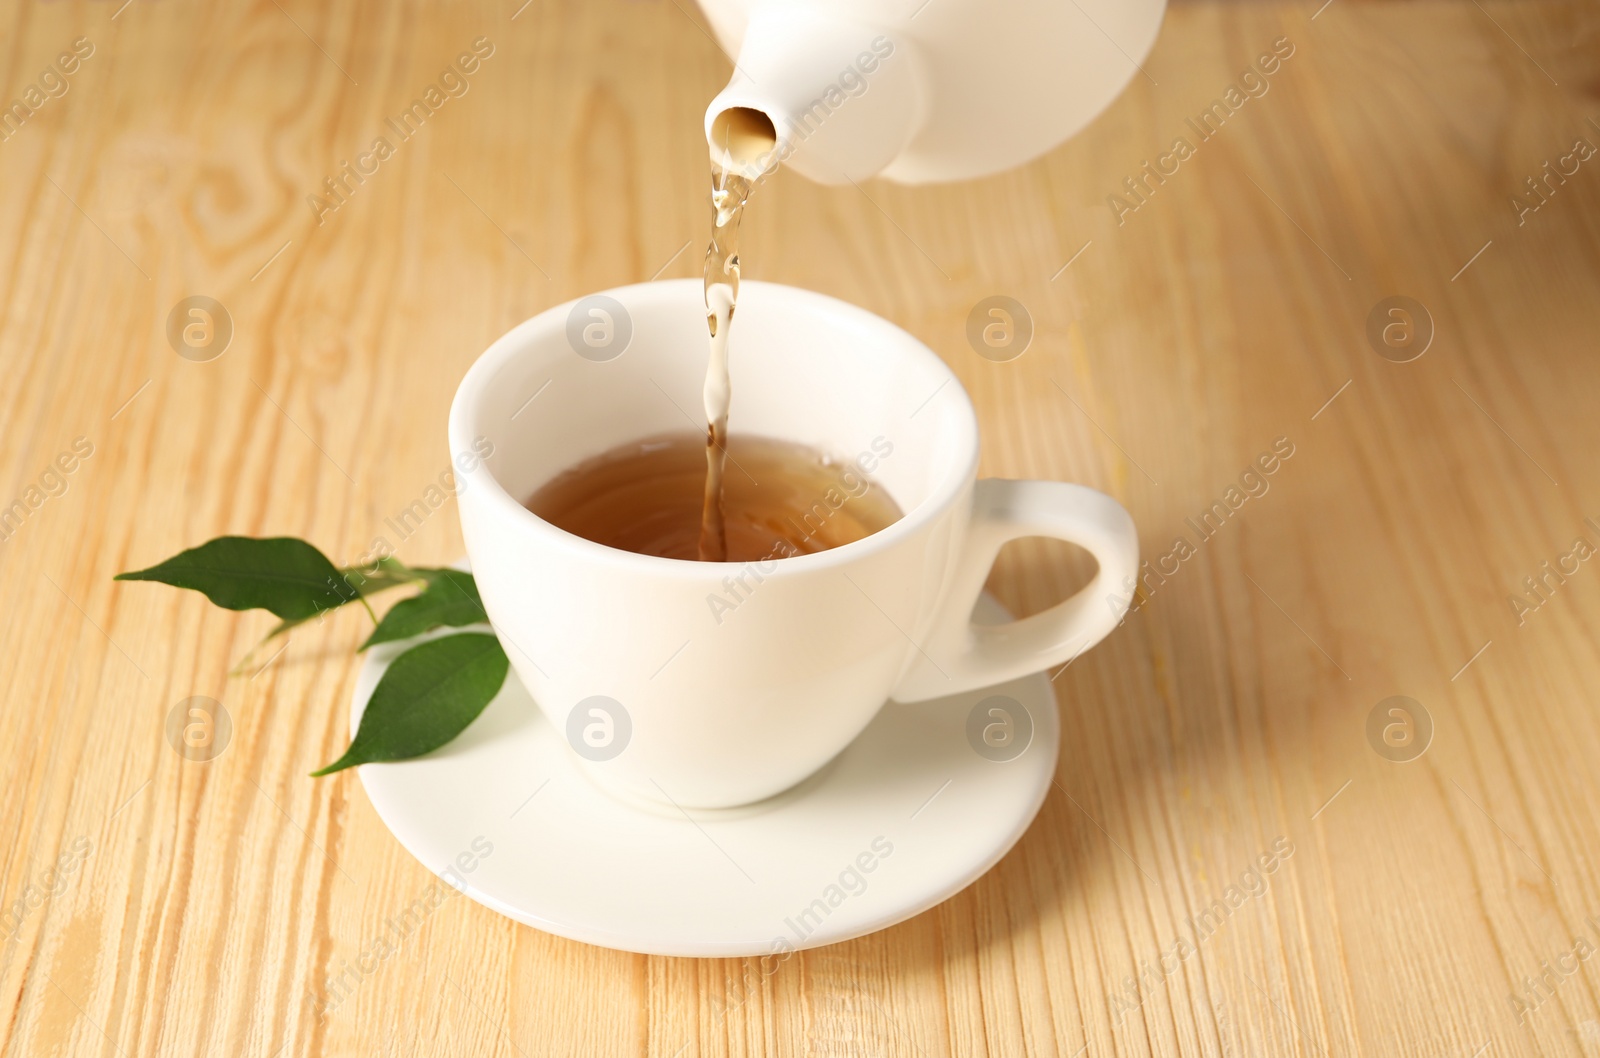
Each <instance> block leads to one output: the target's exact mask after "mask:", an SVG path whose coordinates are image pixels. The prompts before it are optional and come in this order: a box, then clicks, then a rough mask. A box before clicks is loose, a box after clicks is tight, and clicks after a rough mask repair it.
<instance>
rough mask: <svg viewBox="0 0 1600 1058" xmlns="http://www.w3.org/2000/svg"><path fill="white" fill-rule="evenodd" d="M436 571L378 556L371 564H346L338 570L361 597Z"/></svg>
mask: <svg viewBox="0 0 1600 1058" xmlns="http://www.w3.org/2000/svg"><path fill="white" fill-rule="evenodd" d="M436 572H438V571H437V570H432V569H412V568H410V567H409V566H407V565H405V564H404V563H402V562H401V561H400V560H399V559H396V558H380V559H378V561H377V562H375V563H373V564H372V565H371V566H346V567H344V568H343V569H341V570H340V571H339V573H340V574H341V575H342V576H343V577H344V579H345V580H346V581H347V582H348V583H349V584H350V586H351V587H353V588H355V590H356V591H358V592H360V593H361V594H362V596H363V597H365V596H368V595H376V594H377V593H378V592H380V591H388V590H389V589H390V588H398V587H400V586H402V585H405V584H415V583H416V582H417V581H419V580H427V579H429V578H430V577H431V576H432V575H433V574H434V573H436Z"/></svg>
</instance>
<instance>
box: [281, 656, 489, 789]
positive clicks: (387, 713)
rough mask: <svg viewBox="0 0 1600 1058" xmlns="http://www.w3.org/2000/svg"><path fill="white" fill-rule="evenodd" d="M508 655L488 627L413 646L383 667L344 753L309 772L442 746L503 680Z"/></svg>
mask: <svg viewBox="0 0 1600 1058" xmlns="http://www.w3.org/2000/svg"><path fill="white" fill-rule="evenodd" d="M509 667H510V660H509V659H508V658H507V657H506V652H505V651H504V650H502V649H501V647H500V641H499V640H498V639H496V638H495V637H494V636H492V635H489V634H487V633H484V632H461V633H458V634H456V635H448V636H441V637H440V638H438V639H430V640H428V641H427V642H426V643H422V644H419V645H418V646H414V647H412V648H411V649H410V650H407V651H406V652H405V653H403V654H401V655H400V656H399V657H397V658H395V659H394V662H393V663H392V664H391V665H390V666H389V668H388V670H387V671H386V672H384V674H383V678H382V679H380V680H379V681H378V686H377V687H376V688H375V689H374V690H373V692H372V698H371V699H370V700H369V701H368V702H367V708H366V711H365V712H363V713H362V714H361V724H360V726H359V727H358V728H357V730H356V737H355V738H353V739H352V740H351V741H350V748H349V749H347V750H345V753H344V756H342V757H340V758H339V759H338V760H336V761H334V762H333V763H332V764H329V765H328V766H327V767H325V768H321V769H318V770H317V771H314V772H312V773H311V774H312V775H328V774H330V773H332V772H336V771H342V770H344V769H345V768H350V767H354V766H355V765H357V764H369V763H372V762H374V761H386V760H409V759H410V758H412V757H420V756H421V755H422V754H424V753H428V752H431V751H433V750H436V749H438V748H439V747H440V746H442V745H444V744H445V743H446V742H449V741H450V740H451V739H453V738H455V737H456V736H457V735H459V734H461V732H463V731H465V730H466V729H467V725H468V724H470V723H472V722H473V721H474V720H476V719H477V718H478V714H479V713H481V712H483V708H484V706H486V705H488V704H489V702H490V701H491V700H492V699H493V698H494V696H495V695H496V694H498V693H500V687H501V685H502V684H503V683H505V680H506V670H507V669H508V668H509Z"/></svg>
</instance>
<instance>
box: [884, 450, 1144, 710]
mask: <svg viewBox="0 0 1600 1058" xmlns="http://www.w3.org/2000/svg"><path fill="white" fill-rule="evenodd" d="M972 506H973V510H972V523H971V525H970V527H969V529H968V532H967V541H966V547H965V550H964V553H963V554H961V555H960V556H958V557H957V558H956V570H955V574H954V576H953V579H952V581H951V586H950V591H949V593H948V594H947V595H946V596H945V600H944V603H943V605H942V609H941V610H940V612H939V614H938V616H937V617H935V619H934V622H933V625H932V628H931V630H930V631H929V633H928V635H927V636H926V637H925V643H924V645H923V647H922V649H921V650H920V652H919V654H918V656H917V657H916V660H915V664H914V665H913V666H912V668H911V669H910V670H909V671H908V672H907V673H906V675H905V677H904V678H903V679H902V680H901V681H900V684H899V686H897V687H896V688H895V689H894V692H893V693H892V694H891V695H890V697H891V698H893V699H894V700H895V701H899V702H921V701H927V700H928V699H930V698H942V697H944V696H945V695H949V694H959V693H961V692H962V691H970V690H974V689H977V688H980V687H988V686H992V685H993V684H996V683H1003V682H1005V681H1006V680H1011V679H1015V678H1017V677H1018V676H1025V675H1027V674H1029V673H1032V672H1039V671H1041V670H1043V669H1047V668H1049V667H1050V666H1052V665H1057V664H1060V663H1061V662H1064V661H1067V660H1068V659H1069V658H1074V657H1076V656H1077V655H1079V654H1081V653H1082V652H1083V651H1085V650H1088V649H1089V648H1090V647H1092V646H1094V645H1095V644H1096V643H1098V642H1100V640H1102V639H1104V638H1105V637H1106V636H1107V635H1108V634H1110V632H1111V630H1112V629H1113V628H1115V627H1116V626H1117V625H1118V624H1119V623H1120V622H1121V620H1122V615H1123V614H1124V613H1125V612H1126V611H1127V608H1128V603H1129V602H1131V601H1132V600H1131V598H1130V599H1127V600H1124V599H1123V598H1122V596H1123V595H1124V591H1123V588H1122V586H1123V585H1124V584H1126V583H1128V582H1129V581H1131V580H1132V579H1133V578H1134V577H1135V576H1137V573H1138V568H1139V538H1138V534H1137V533H1136V532H1135V530H1134V525H1133V519H1132V518H1131V517H1130V516H1129V515H1128V512H1127V511H1126V510H1124V509H1123V507H1122V505H1121V504H1120V503H1118V502H1117V501H1116V500H1114V499H1112V498H1111V497H1110V496H1107V495H1106V494H1105V493H1103V492H1096V491H1095V490H1094V489H1090V488H1085V487H1083V486H1082V485H1069V484H1067V483H1065V482H1060V481H1009V480H1006V479H1003V478H985V479H984V480H982V481H979V482H978V483H977V487H976V489H975V490H974V493H973V504H972ZM1025 536H1048V537H1055V538H1056V539H1060V540H1066V541H1068V542H1070V543H1074V544H1077V545H1078V546H1079V547H1082V548H1084V549H1086V550H1087V551H1088V552H1089V553H1090V554H1092V555H1093V556H1094V557H1095V561H1096V562H1098V563H1099V564H1100V568H1099V570H1097V571H1096V572H1095V575H1094V579H1093V580H1091V581H1090V582H1089V583H1088V584H1087V585H1085V586H1084V587H1083V588H1081V589H1079V590H1078V592H1077V593H1076V594H1074V595H1073V596H1072V597H1071V598H1069V599H1066V600H1063V601H1062V602H1059V603H1057V604H1056V605H1054V606H1052V607H1050V608H1049V609H1048V610H1045V611H1043V612H1042V613H1036V614H1034V615H1033V616H1032V617H1024V618H1023V619H1022V620H1020V621H1010V622H1007V623H1006V624H999V625H978V624H973V623H972V620H971V614H972V608H973V606H974V605H975V604H976V602H977V600H978V593H979V592H981V591H982V590H983V582H984V581H985V580H986V579H987V578H988V576H989V569H990V567H992V566H993V565H994V560H995V556H996V555H998V554H999V552H1000V548H1001V546H1002V545H1003V544H1005V543H1006V542H1008V541H1010V540H1015V539H1017V538H1019V537H1025Z"/></svg>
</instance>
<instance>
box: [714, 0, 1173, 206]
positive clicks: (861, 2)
mask: <svg viewBox="0 0 1600 1058" xmlns="http://www.w3.org/2000/svg"><path fill="white" fill-rule="evenodd" d="M700 6H701V8H702V10H704V11H705V14H706V17H707V18H708V19H709V20H710V22H711V25H712V28H713V29H714V31H715V32H716V35H717V38H718V40H719V41H720V42H721V44H722V46H723V48H724V49H725V50H726V51H727V52H728V54H730V55H735V56H737V59H736V61H735V64H734V73H733V80H732V81H730V82H729V84H728V86H727V87H726V88H724V89H723V90H722V92H721V93H719V94H718V95H717V97H716V98H715V99H713V100H712V101H711V105H710V107H709V108H707V110H706V118H705V129H706V140H707V143H708V144H709V145H710V147H711V154H712V158H713V160H715V161H717V162H719V163H720V164H723V165H725V166H727V167H728V168H730V169H733V170H735V171H739V172H743V173H744V174H745V175H748V176H756V175H759V174H760V173H762V172H764V171H766V170H767V169H770V168H772V167H773V166H774V165H776V164H778V163H779V162H781V163H783V164H784V165H786V166H788V167H789V168H792V169H794V170H796V171H797V172H799V173H801V174H802V175H804V176H807V177H809V178H811V179H812V180H816V181H818V182H820V183H825V184H842V183H845V182H846V181H857V180H864V179H866V178H867V177H870V176H881V177H883V178H885V179H887V180H895V181H898V182H900V183H906V184H921V183H932V182H936V181H945V180H965V179H970V178H973V177H979V176H985V175H987V174H989V173H994V172H999V171H1000V170H1003V169H1009V168H1011V167H1012V166H1015V165H1020V164H1021V163H1023V162H1026V161H1028V160H1030V159H1032V158H1035V157H1037V156H1039V155H1040V154H1043V153H1044V152H1045V151H1048V150H1049V149H1050V148H1052V147H1054V146H1055V145H1056V144H1058V143H1060V142H1061V141H1062V140H1065V139H1066V138H1067V137H1069V136H1071V135H1072V134H1073V133H1075V132H1077V131H1078V130H1079V129H1081V128H1082V127H1083V126H1084V125H1086V124H1088V123H1089V122H1090V121H1091V120H1092V119H1093V118H1094V117H1095V115H1097V114H1098V113H1100V111H1102V110H1104V109H1105V108H1106V106H1108V105H1109V104H1110V103H1111V101H1112V100H1113V99H1114V98H1116V95H1117V93H1118V92H1120V91H1121V90H1122V88H1123V87H1124V86H1125V85H1126V84H1127V83H1128V81H1129V79H1130V78H1132V77H1133V76H1134V75H1135V74H1137V73H1139V71H1140V66H1139V63H1140V62H1142V61H1143V59H1144V57H1145V56H1146V55H1147V54H1149V51H1150V48H1151V46H1152V45H1153V44H1154V43H1155V38H1156V33H1157V31H1158V30H1159V29H1160V26H1161V16H1162V14H1163V13H1164V11H1165V9H1166V0H700Z"/></svg>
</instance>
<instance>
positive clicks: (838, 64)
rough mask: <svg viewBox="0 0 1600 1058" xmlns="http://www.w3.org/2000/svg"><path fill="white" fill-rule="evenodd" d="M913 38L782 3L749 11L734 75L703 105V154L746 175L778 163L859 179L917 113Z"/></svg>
mask: <svg viewBox="0 0 1600 1058" xmlns="http://www.w3.org/2000/svg"><path fill="white" fill-rule="evenodd" d="M922 95H923V92H922V88H921V80H920V78H919V76H918V63H917V59H916V56H915V54H914V49H913V47H912V45H911V44H910V43H909V42H908V41H905V40H903V39H896V37H895V36H894V35H892V34H891V33H889V32H886V31H884V30H880V29H878V28H875V27H872V26H868V25H864V24H860V23H856V22H853V21H848V20H845V19H840V18H837V17H832V16H830V15H828V14H826V13H820V12H817V11H814V10H808V9H804V8H798V7H789V6H778V5H773V6H766V5H763V6H760V7H757V9H756V10H755V11H754V12H753V13H752V17H751V19H750V23H749V26H748V28H747V29H746V31H745V34H744V43H743V45H742V46H741V47H740V49H739V58H738V61H737V62H736V63H735V64H734V71H733V79H732V80H731V81H729V82H728V86H727V87H726V88H724V89H723V90H722V91H721V92H720V93H718V95H717V97H716V98H715V99H713V100H712V101H711V105H710V106H709V107H707V108H706V117H705V132H706V143H707V146H708V147H709V148H710V152H711V160H712V162H714V163H715V164H717V165H720V166H722V167H724V168H726V169H729V170H732V171H734V172H738V173H740V174H742V175H744V176H747V177H750V178H752V179H754V178H757V177H760V176H761V175H763V174H764V173H766V172H768V171H770V170H772V169H774V168H776V167H777V166H778V165H780V164H782V165H786V166H788V167H790V168H792V169H794V170H796V171H797V172H799V173H800V174H801V175H803V176H806V177H809V178H810V179H812V180H815V181H817V182H818V183H823V184H843V183H846V182H850V181H857V180H865V179H867V178H868V177H870V176H874V175H876V174H877V173H878V172H880V171H881V170H882V169H883V168H884V167H885V166H887V165H888V164H889V163H890V162H892V161H893V160H894V159H895V157H896V156H897V155H898V154H899V153H900V152H901V150H902V149H903V148H904V147H905V145H906V144H907V143H908V142H909V141H910V140H911V138H912V137H913V136H914V135H915V134H916V132H917V130H918V128H919V127H920V125H921V121H922V114H923V99H922Z"/></svg>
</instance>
